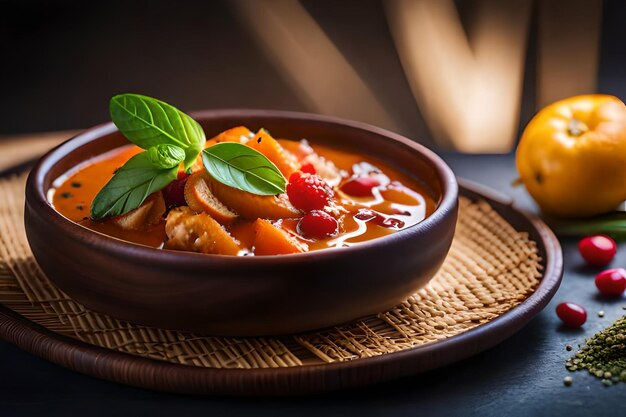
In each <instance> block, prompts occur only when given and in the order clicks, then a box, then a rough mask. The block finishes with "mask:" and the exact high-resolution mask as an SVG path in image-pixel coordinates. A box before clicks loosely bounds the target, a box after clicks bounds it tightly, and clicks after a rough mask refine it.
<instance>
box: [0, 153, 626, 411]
mask: <svg viewBox="0 0 626 417" xmlns="http://www.w3.org/2000/svg"><path fill="white" fill-rule="evenodd" d="M444 158H445V159H446V160H447V162H448V163H449V164H450V165H451V167H452V168H453V169H454V170H455V172H456V173H457V174H458V175H459V176H461V177H464V178H468V179H471V180H474V181H477V182H480V183H483V184H485V185H488V186H491V187H493V188H495V189H497V190H499V191H501V192H503V193H505V194H508V195H510V196H512V197H514V199H515V201H516V204H517V205H518V207H521V208H524V209H527V210H531V211H536V208H535V206H534V204H533V203H532V201H531V200H530V198H529V197H528V196H527V194H526V192H525V191H524V189H523V188H512V187H511V185H510V184H511V181H512V180H513V179H515V177H516V174H515V169H514V158H513V156H512V155H478V156H468V155H458V154H447V155H444ZM561 244H562V245H563V253H564V259H565V275H564V278H563V283H562V285H561V288H560V289H559V291H558V292H557V294H556V296H555V297H554V299H553V301H552V302H551V303H550V304H549V305H548V307H547V308H546V309H545V310H544V311H543V312H542V313H540V314H539V315H538V316H537V317H536V318H535V319H534V320H532V321H531V322H530V323H529V324H528V325H527V326H526V327H525V328H524V329H522V330H521V331H520V332H519V333H517V334H516V335H514V336H513V337H511V338H510V339H508V340H506V341H505V342H503V343H501V344H500V345H498V346H496V347H495V348H493V349H491V350H489V351H487V352H484V353H482V354H480V355H477V356H475V357H473V358H470V359H467V360H464V361H462V362H460V363H456V364H453V365H450V366H448V367H445V368H441V369H438V370H435V371H432V372H430V373H427V374H422V375H417V376H414V377H410V378H404V379H401V380H397V381H393V382H390V383H385V384H381V385H377V386H372V387H370V388H367V389H359V390H351V391H342V392H336V393H331V394H327V395H318V396H312V397H297V398H260V399H246V398H212V397H193V396H184V395H170V394H163V393H158V392H151V391H146V390H142V389H137V388H132V387H127V386H123V385H117V384H114V383H110V382H106V381H100V380H97V379H94V378H91V377H88V376H84V375H81V374H78V373H75V372H72V371H69V370H67V369H64V368H62V367H60V366H56V365H53V364H51V363H48V362H46V361H44V360H42V359H39V358H37V357H35V356H32V355H30V354H28V353H25V352H22V351H20V350H19V349H17V348H15V347H14V346H12V345H10V344H8V343H6V342H1V341H0V416H2V417H14V416H74V415H85V416H100V415H102V416H110V417H113V416H118V415H119V416H128V415H140V416H173V415H180V416H196V415H197V416H200V415H202V416H209V415H210V416H216V415H255V416H256V415H270V416H283V415H285V416H293V415H298V416H301V415H325V416H330V415H359V416H365V415H412V416H413V415H437V416H458V415H464V416H465V415H477V416H518V415H519V416H526V415H533V416H560V415H563V416H591V415H593V416H602V415H607V416H608V415H611V416H618V415H626V411H625V410H624V407H623V401H624V398H625V395H626V384H617V385H615V386H612V387H605V386H603V385H602V383H601V382H600V381H599V380H597V379H595V378H593V377H591V376H590V375H588V374H587V373H586V372H578V373H574V374H570V373H568V372H567V371H566V370H565V368H564V361H565V359H566V358H567V357H568V356H569V355H570V354H571V353H570V352H567V351H566V350H565V346H566V345H567V344H571V345H573V346H574V347H577V345H579V344H581V343H583V341H584V339H585V338H586V337H589V336H591V335H592V334H594V333H595V332H596V331H598V330H600V329H602V328H604V327H606V326H608V325H610V324H611V323H612V322H613V321H614V320H615V319H617V318H618V317H620V316H621V315H622V314H624V313H625V312H624V311H623V310H622V306H626V300H624V299H619V300H615V301H606V300H603V299H600V298H598V297H597V296H596V290H595V286H594V284H593V275H594V274H595V272H596V271H595V270H593V269H589V268H588V267H585V266H584V265H583V263H582V260H581V259H580V257H579V255H578V252H577V249H576V240H573V239H561ZM624 246H625V245H622V248H621V249H622V250H621V251H618V256H617V257H616V259H615V260H614V262H613V265H615V266H619V265H622V266H623V265H625V264H626V250H624V249H626V248H624ZM566 300H567V301H575V302H578V303H580V304H582V305H584V306H585V307H586V308H587V311H588V313H589V318H588V321H587V323H586V324H585V325H584V328H583V329H581V330H577V331H572V330H566V329H563V328H562V327H561V326H560V325H559V321H558V319H557V317H556V315H555V314H554V308H555V306H556V305H557V304H558V303H559V302H561V301H566ZM600 310H603V311H605V313H606V315H605V316H604V317H603V318H600V317H598V315H597V313H598V311H600ZM567 375H572V376H573V378H574V384H573V386H571V387H569V388H568V387H565V386H564V385H563V377H565V376H567Z"/></svg>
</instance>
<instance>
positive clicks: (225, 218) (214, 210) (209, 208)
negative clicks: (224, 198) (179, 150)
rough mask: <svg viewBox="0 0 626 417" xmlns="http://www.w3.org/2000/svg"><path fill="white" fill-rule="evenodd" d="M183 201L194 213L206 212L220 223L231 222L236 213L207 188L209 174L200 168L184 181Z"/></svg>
mask: <svg viewBox="0 0 626 417" xmlns="http://www.w3.org/2000/svg"><path fill="white" fill-rule="evenodd" d="M185 201H186V202H187V205H188V206H189V208H190V209H192V210H193V211H195V212H196V213H201V212H203V211H204V212H207V213H208V214H209V215H210V216H211V217H213V218H214V219H215V220H217V221H218V222H220V223H221V224H229V223H232V222H233V221H234V220H235V219H236V218H237V213H235V212H234V211H232V210H230V209H229V208H228V207H226V206H225V205H224V204H222V202H221V201H220V200H218V199H217V197H215V196H214V195H213V193H212V192H211V189H210V188H209V174H208V173H207V172H206V171H204V170H202V171H198V172H196V173H193V174H191V175H190V176H189V178H187V182H186V183H185Z"/></svg>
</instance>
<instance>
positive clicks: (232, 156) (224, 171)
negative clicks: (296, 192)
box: [202, 142, 286, 195]
mask: <svg viewBox="0 0 626 417" xmlns="http://www.w3.org/2000/svg"><path fill="white" fill-rule="evenodd" d="M202 162H203V163H204V168H205V169H206V170H207V172H208V173H209V174H210V175H211V176H212V177H213V178H215V179H216V180H218V181H219V182H221V183H223V184H226V185H229V186H231V187H234V188H238V189H240V190H243V191H247V192H249V193H252V194H258V195H275V194H280V193H284V192H285V185H286V180H285V177H283V174H281V172H280V170H279V169H278V168H277V167H276V165H274V164H273V163H272V161H270V160H269V159H267V157H266V156H265V155H263V154H262V153H260V152H259V151H257V150H256V149H252V148H250V147H249V146H246V145H242V144H241V143H237V142H224V143H218V144H217V145H213V146H211V147H210V148H207V149H205V150H204V151H202Z"/></svg>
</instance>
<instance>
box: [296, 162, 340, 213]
mask: <svg viewBox="0 0 626 417" xmlns="http://www.w3.org/2000/svg"><path fill="white" fill-rule="evenodd" d="M287 195H288V196H289V201H291V204H293V206H294V207H295V208H297V209H300V210H304V211H311V210H322V209H323V208H324V207H326V206H327V205H329V203H330V200H331V199H332V198H333V196H334V193H333V189H332V188H330V187H329V186H328V184H326V182H325V181H324V180H323V179H322V178H321V177H320V176H319V175H315V174H308V173H306V172H300V171H296V172H294V173H293V174H291V176H290V177H289V184H287Z"/></svg>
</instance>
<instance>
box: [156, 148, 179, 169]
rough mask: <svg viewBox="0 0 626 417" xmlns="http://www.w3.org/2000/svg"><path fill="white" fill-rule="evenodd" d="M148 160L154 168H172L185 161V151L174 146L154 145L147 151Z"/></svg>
mask: <svg viewBox="0 0 626 417" xmlns="http://www.w3.org/2000/svg"><path fill="white" fill-rule="evenodd" d="M148 158H149V159H150V162H152V165H154V166H156V167H159V168H173V167H177V166H178V165H179V164H180V163H181V162H183V161H184V160H185V150H184V149H182V148H180V147H178V146H175V145H156V146H153V147H151V148H150V149H148Z"/></svg>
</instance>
